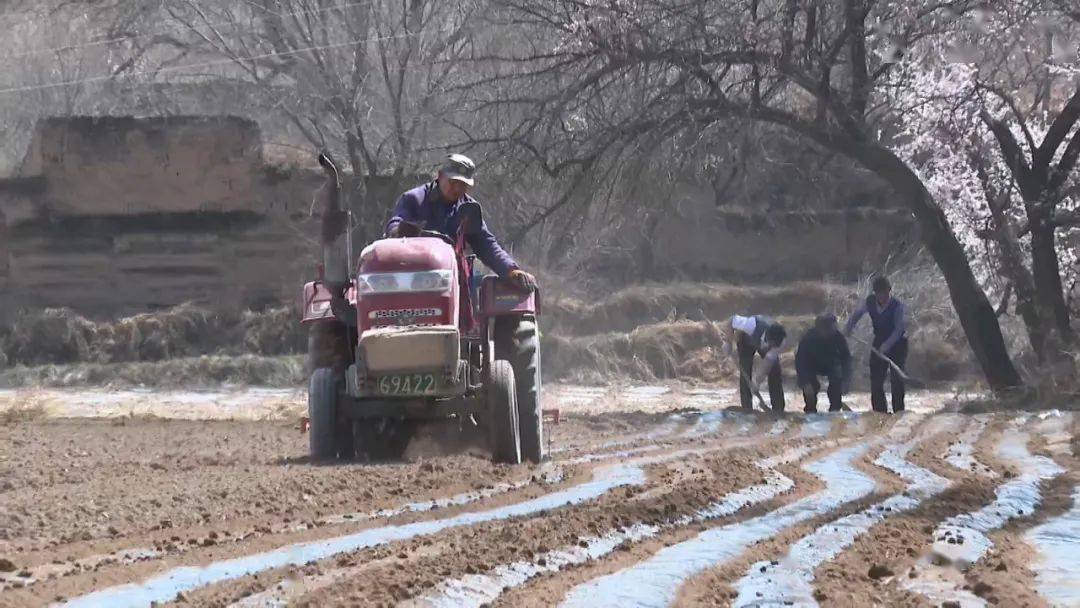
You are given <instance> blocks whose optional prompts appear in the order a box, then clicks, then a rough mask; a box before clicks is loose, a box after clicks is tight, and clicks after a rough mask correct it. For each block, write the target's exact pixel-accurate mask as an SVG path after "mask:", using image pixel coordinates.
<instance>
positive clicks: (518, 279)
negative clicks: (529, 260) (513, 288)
mask: <svg viewBox="0 0 1080 608" xmlns="http://www.w3.org/2000/svg"><path fill="white" fill-rule="evenodd" d="M508 277H509V279H510V280H511V281H512V282H513V283H514V285H517V286H518V287H519V288H521V289H522V290H524V291H536V277H534V276H533V275H531V274H529V273H527V272H525V271H524V270H522V269H520V268H515V269H513V270H511V271H510V274H509V275H508Z"/></svg>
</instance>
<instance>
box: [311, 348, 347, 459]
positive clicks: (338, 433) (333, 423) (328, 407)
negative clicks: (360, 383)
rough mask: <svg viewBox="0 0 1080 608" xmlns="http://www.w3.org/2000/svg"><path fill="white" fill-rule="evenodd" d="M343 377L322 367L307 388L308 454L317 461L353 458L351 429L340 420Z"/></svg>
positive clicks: (312, 376) (316, 371) (313, 375)
mask: <svg viewBox="0 0 1080 608" xmlns="http://www.w3.org/2000/svg"><path fill="white" fill-rule="evenodd" d="M341 384H342V382H341V377H340V376H339V375H338V374H336V373H335V372H334V370H333V369H332V368H329V367H322V368H319V369H316V370H315V372H314V373H312V374H311V384H310V385H309V386H308V420H309V422H310V425H309V427H308V450H309V451H310V453H311V459H312V460H314V461H325V460H333V459H335V458H341V459H343V460H347V459H349V458H352V456H353V455H352V443H353V442H352V427H351V425H348V424H340V423H339V420H338V408H337V405H338V392H339V391H340V390H341Z"/></svg>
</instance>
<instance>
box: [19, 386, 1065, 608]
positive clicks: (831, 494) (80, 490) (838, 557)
mask: <svg viewBox="0 0 1080 608" xmlns="http://www.w3.org/2000/svg"><path fill="white" fill-rule="evenodd" d="M548 396H549V404H550V405H557V406H559V408H560V413H561V415H562V419H561V421H560V423H559V424H557V425H556V424H550V421H549V424H548V425H547V427H546V430H547V432H548V436H549V438H550V441H549V452H550V459H549V461H548V462H545V463H544V464H542V465H520V466H505V465H493V464H491V463H489V462H488V460H487V459H486V458H485V457H484V456H485V455H484V447H483V446H480V445H457V446H455V447H454V448H453V449H454V450H464V451H465V453H463V454H457V455H449V454H447V453H446V450H447V446H446V444H445V443H444V440H445V438H446V437H445V434H442V433H440V434H438V435H436V434H428V435H426V436H425V437H424V438H423V441H417V444H416V446H414V448H413V449H411V451H410V453H409V456H410V458H409V460H408V461H407V462H403V463H386V464H338V465H315V464H312V463H310V462H309V461H308V459H307V458H306V451H307V437H306V436H305V435H304V434H302V432H301V430H300V429H299V425H298V421H299V415H300V414H301V413H302V405H303V400H302V395H300V394H298V393H295V392H294V391H250V390H246V391H239V390H238V391H218V392H213V393H207V392H201V393H179V392H178V393H151V392H146V391H127V392H106V391H99V392H93V391H90V392H81V393H64V392H62V391H46V392H41V391H22V392H6V393H2V394H0V414H2V417H0V420H2V422H0V606H35V605H48V604H53V603H65V602H70V604H71V605H79V606H145V605H150V604H151V603H157V604H176V605H197V606H230V605H240V606H280V605H299V606H327V605H356V606H372V605H388V606H390V605H406V606H470V605H471V606H480V605H485V604H487V605H495V606H549V605H559V604H564V603H565V604H566V605H570V606H575V605H582V604H584V603H588V604H589V606H590V607H593V608H595V606H597V605H612V606H624V605H635V604H636V605H641V606H662V605H669V604H675V605H687V606H690V605H708V606H729V605H792V604H794V605H813V604H815V603H817V604H820V605H833V606H868V605H881V606H896V605H900V606H939V605H950V606H951V605H960V606H969V605H976V606H977V605H1001V606H1014V605H1015V606H1021V605H1028V606H1044V605H1061V606H1075V605H1080V584H1078V582H1077V581H1080V571H1078V570H1077V567H1078V566H1077V564H1080V539H1078V538H1077V537H1076V536H1075V535H1076V534H1077V528H1078V526H1077V524H1076V522H1077V519H1078V515H1077V505H1076V504H1075V501H1076V496H1077V495H1078V494H1077V492H1076V487H1077V482H1078V481H1080V466H1078V462H1077V459H1076V456H1075V455H1074V450H1075V448H1076V446H1077V443H1078V434H1077V424H1078V422H1080V421H1078V420H1077V419H1076V418H1075V417H1074V416H1073V414H1072V413H1071V412H1058V411H1051V412H1035V413H998V414H979V415H965V414H959V413H955V412H953V411H941V410H942V409H943V407H944V406H946V405H947V404H948V402H949V398H948V396H946V395H940V394H922V395H920V394H916V395H914V396H913V399H912V402H913V405H914V407H912V408H911V409H912V410H913V411H910V412H908V413H906V414H904V415H903V416H883V415H875V414H866V413H862V412H861V410H863V409H865V406H864V405H863V404H862V403H861V401H859V400H858V399H856V400H853V402H852V403H853V405H854V407H855V409H856V410H857V411H856V412H854V413H851V414H846V415H842V416H841V415H831V416H828V415H820V416H810V417H807V416H804V415H803V414H802V413H801V412H798V413H789V414H787V415H786V416H784V417H776V416H771V415H766V414H761V413H757V414H747V413H743V412H737V411H732V410H730V409H728V408H729V407H730V406H732V405H733V403H732V401H733V399H734V394H733V392H732V391H730V390H727V389H722V388H697V389H693V388H688V387H678V386H664V387H630V388H623V389H607V388H603V389H600V388H590V387H575V386H560V387H552V390H550V391H549V393H548ZM798 409H800V408H798V407H796V406H795V401H794V400H793V399H792V400H790V401H789V410H796V411H797V410H798ZM973 513H975V514H978V516H972V514H973ZM949 526H952V527H949ZM946 529H948V530H949V531H950V535H953V536H951V537H955V536H960V537H963V543H961V544H960V546H959V547H957V546H955V545H949V542H948V541H947V540H945V541H942V540H941V539H942V538H946V535H944V530H946ZM1063 530H1064V532H1062V531H1063ZM1069 530H1071V532H1069ZM942 547H944V549H943V548H942ZM955 551H959V552H960V553H956V552H955ZM961 554H963V557H964V559H960V558H959V557H957V556H958V555H961ZM1063 556H1065V558H1068V559H1065V558H1063ZM965 559H972V560H973V561H972V562H971V563H967V562H966V561H965ZM583 598H584V599H583ZM954 602H955V603H954Z"/></svg>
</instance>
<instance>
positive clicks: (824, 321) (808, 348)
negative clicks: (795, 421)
mask: <svg viewBox="0 0 1080 608" xmlns="http://www.w3.org/2000/svg"><path fill="white" fill-rule="evenodd" d="M795 375H796V377H797V378H798V384H799V389H800V390H801V391H802V394H803V401H804V403H805V406H804V407H803V411H804V412H806V413H807V414H813V413H817V399H818V393H819V392H821V382H820V381H819V380H818V378H819V377H820V376H825V377H826V378H827V379H828V380H829V388H828V389H827V391H826V392H827V394H828V395H829V411H830V412H839V411H840V410H842V409H843V408H844V404H843V395H844V394H845V393H846V392H847V390H848V388H849V385H850V382H851V351H850V350H849V349H848V343H847V338H845V337H844V334H842V333H840V330H839V328H837V324H836V315H833V314H824V315H821V316H819V317H818V318H817V319H815V320H814V326H813V327H811V328H810V329H808V330H807V331H806V333H805V334H804V335H803V337H802V340H799V347H798V349H797V350H796V351H795Z"/></svg>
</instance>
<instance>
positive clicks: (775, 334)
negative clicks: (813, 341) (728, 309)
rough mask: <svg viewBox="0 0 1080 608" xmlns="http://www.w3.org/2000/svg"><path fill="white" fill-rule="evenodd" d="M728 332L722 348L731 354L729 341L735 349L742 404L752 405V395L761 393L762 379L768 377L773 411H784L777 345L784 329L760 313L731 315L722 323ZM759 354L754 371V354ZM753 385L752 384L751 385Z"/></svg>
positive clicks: (752, 407) (785, 334)
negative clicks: (759, 364)
mask: <svg viewBox="0 0 1080 608" xmlns="http://www.w3.org/2000/svg"><path fill="white" fill-rule="evenodd" d="M724 329H725V330H726V332H727V338H728V339H727V341H726V342H725V345H726V346H725V348H726V349H727V350H728V353H729V354H731V351H732V346H731V345H732V344H734V345H735V350H736V351H737V353H738V366H739V399H740V401H741V403H742V406H743V408H745V409H748V410H751V409H754V395H755V394H760V393H759V392H758V387H759V386H761V382H762V380H764V379H765V378H768V379H769V402H770V404H771V406H772V409H773V411H775V412H782V411H784V385H783V380H782V379H781V375H780V349H781V347H782V346H783V344H784V339H785V338H786V337H787V332H786V331H785V330H784V327H783V326H782V325H780V324H779V323H777V322H775V321H773V320H771V319H769V318H767V317H763V316H761V315H756V316H751V317H742V316H739V315H733V316H732V317H731V320H730V321H729V323H727V324H726V325H725V327H724ZM755 355H760V356H761V360H762V365H761V367H760V368H759V369H758V370H757V373H756V374H755V373H754V356H755ZM751 387H752V388H751Z"/></svg>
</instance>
